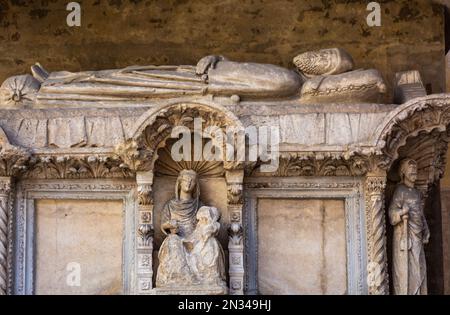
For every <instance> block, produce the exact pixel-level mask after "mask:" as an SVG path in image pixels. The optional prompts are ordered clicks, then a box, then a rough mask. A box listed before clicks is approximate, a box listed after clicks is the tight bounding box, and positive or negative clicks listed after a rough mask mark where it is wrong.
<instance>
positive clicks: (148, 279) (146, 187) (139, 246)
mask: <svg viewBox="0 0 450 315" xmlns="http://www.w3.org/2000/svg"><path fill="white" fill-rule="evenodd" d="M136 181H137V193H138V218H137V220H138V226H137V233H136V280H137V294H151V290H152V288H153V232H154V230H153V194H152V185H153V173H152V172H146V173H137V174H136Z"/></svg>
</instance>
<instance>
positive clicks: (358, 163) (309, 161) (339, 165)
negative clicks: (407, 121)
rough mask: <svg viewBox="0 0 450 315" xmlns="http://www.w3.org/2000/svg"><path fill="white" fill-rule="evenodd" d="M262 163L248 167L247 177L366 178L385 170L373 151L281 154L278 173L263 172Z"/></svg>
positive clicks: (379, 156)
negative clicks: (259, 166) (366, 175)
mask: <svg viewBox="0 0 450 315" xmlns="http://www.w3.org/2000/svg"><path fill="white" fill-rule="evenodd" d="M258 164H259V163H257V164H255V165H251V166H250V167H247V168H246V173H247V176H262V177H264V176H270V177H274V176H277V177H288V176H364V175H365V174H367V173H369V172H372V171H374V170H376V169H379V168H382V167H383V157H382V156H381V155H379V154H377V153H375V152H374V151H369V152H355V151H347V152H320V153H317V152H302V153H281V154H280V157H279V167H278V169H277V171H276V172H270V173H264V172H260V171H259V170H258V169H257V167H258Z"/></svg>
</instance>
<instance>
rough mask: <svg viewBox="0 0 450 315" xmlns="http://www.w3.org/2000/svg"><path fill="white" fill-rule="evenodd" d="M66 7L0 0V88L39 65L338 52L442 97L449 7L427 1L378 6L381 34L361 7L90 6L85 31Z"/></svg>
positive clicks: (344, 3)
mask: <svg viewBox="0 0 450 315" xmlns="http://www.w3.org/2000/svg"><path fill="white" fill-rule="evenodd" d="M68 2H69V1H61V0H58V1H56V0H9V1H8V0H0V43H1V45H0V81H3V80H4V79H5V78H6V77H8V76H10V75H14V74H19V73H27V72H28V71H29V70H28V69H29V67H30V66H31V65H32V64H33V63H34V62H36V61H39V62H40V63H41V64H42V65H44V66H45V67H46V68H47V69H48V70H50V71H55V70H68V71H79V70H99V69H105V68H118V67H125V66H129V65H132V64H195V63H196V62H197V61H198V60H199V59H200V58H201V57H203V56H205V55H207V54H223V55H225V56H227V57H229V58H231V59H234V60H237V61H256V62H265V63H273V64H278V65H282V66H285V67H291V60H292V58H293V57H294V56H295V55H296V54H298V53H300V52H303V51H307V50H312V49H318V48H327V47H334V46H340V47H343V48H345V49H347V50H348V51H349V52H350V53H351V54H352V55H353V56H354V59H355V61H356V65H357V67H366V68H368V67H374V68H377V69H379V70H381V71H382V73H383V75H384V76H385V78H386V80H387V81H389V82H391V81H392V78H393V76H394V73H395V72H397V71H402V70H409V69H418V70H420V71H421V73H422V75H423V78H424V81H425V83H426V84H427V85H428V89H429V90H430V91H432V92H434V93H437V92H442V91H443V90H444V82H445V81H444V72H443V71H442V69H443V66H444V53H443V51H444V19H443V9H442V6H440V5H438V4H432V3H431V1H430V0H420V1H418V0H413V1H411V0H396V1H388V0H384V1H378V2H379V3H380V4H381V9H382V26H381V27H369V26H368V25H367V23H366V17H367V15H368V13H369V12H368V11H366V6H367V3H368V1H361V0H358V1H354V0H307V1H305V0H195V1H190V0H91V1H87V0H84V1H78V2H79V3H80V5H81V10H82V12H81V14H82V16H81V26H80V27H69V26H67V24H66V17H67V15H68V13H69V12H68V11H66V4H67V3H68Z"/></svg>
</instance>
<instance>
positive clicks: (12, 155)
mask: <svg viewBox="0 0 450 315" xmlns="http://www.w3.org/2000/svg"><path fill="white" fill-rule="evenodd" d="M0 146H1V148H0V176H16V175H18V174H19V173H21V172H23V171H24V170H25V169H26V167H27V164H28V160H29V158H30V153H29V152H28V151H27V150H25V149H23V148H19V147H16V146H13V145H10V144H9V143H1V144H0Z"/></svg>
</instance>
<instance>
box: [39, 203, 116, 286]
mask: <svg viewBox="0 0 450 315" xmlns="http://www.w3.org/2000/svg"><path fill="white" fill-rule="evenodd" d="M122 211H123V210H122V203H121V202H120V201H92V200H89V201H88V200H86V201H83V200H76V201H75V200H38V201H36V212H37V216H36V219H37V220H36V287H35V293H36V294H121V293H122V292H123V291H122V280H123V279H122V274H123V273H122V239H123V238H122V237H123V217H122ZM70 263H75V264H79V266H80V286H70V285H68V283H67V279H69V280H73V279H76V274H75V272H76V270H74V269H68V268H69V267H70V268H73V265H69V264H70ZM72 275H74V276H75V278H73V277H72ZM69 283H71V282H69ZM72 283H73V282H72Z"/></svg>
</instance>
